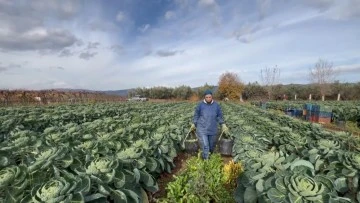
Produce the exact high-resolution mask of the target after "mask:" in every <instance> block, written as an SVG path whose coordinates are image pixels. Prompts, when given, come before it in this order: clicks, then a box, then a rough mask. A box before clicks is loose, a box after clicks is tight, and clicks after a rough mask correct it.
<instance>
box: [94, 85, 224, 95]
mask: <svg viewBox="0 0 360 203" xmlns="http://www.w3.org/2000/svg"><path fill="white" fill-rule="evenodd" d="M191 89H192V90H193V91H197V90H198V89H199V87H194V88H191ZM131 90H133V89H123V90H106V91H99V92H101V93H105V94H108V95H117V96H122V97H127V96H128V93H129V91H131ZM217 90H218V86H214V88H213V89H212V91H213V92H216V91H217Z"/></svg>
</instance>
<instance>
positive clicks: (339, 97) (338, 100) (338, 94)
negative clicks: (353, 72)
mask: <svg viewBox="0 0 360 203" xmlns="http://www.w3.org/2000/svg"><path fill="white" fill-rule="evenodd" d="M337 100H338V101H340V93H339V94H338V98H337Z"/></svg>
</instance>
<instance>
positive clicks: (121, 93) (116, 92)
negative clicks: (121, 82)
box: [102, 89, 131, 97]
mask: <svg viewBox="0 0 360 203" xmlns="http://www.w3.org/2000/svg"><path fill="white" fill-rule="evenodd" d="M130 90H131V89H124V90H107V91H102V92H103V93H105V94H108V95H117V96H122V97H126V96H127V95H128V92H129V91H130Z"/></svg>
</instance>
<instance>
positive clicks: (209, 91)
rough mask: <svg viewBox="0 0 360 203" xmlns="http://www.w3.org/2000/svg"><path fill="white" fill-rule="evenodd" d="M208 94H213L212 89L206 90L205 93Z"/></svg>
mask: <svg viewBox="0 0 360 203" xmlns="http://www.w3.org/2000/svg"><path fill="white" fill-rule="evenodd" d="M208 94H211V95H212V92H211V90H206V91H205V92H204V95H208Z"/></svg>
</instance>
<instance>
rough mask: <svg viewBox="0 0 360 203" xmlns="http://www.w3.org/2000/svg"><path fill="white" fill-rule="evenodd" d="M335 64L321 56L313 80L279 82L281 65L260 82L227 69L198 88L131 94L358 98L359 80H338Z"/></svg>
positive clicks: (265, 73) (145, 90)
mask: <svg viewBox="0 0 360 203" xmlns="http://www.w3.org/2000/svg"><path fill="white" fill-rule="evenodd" d="M338 73H339V70H335V69H334V67H333V64H332V63H331V62H329V61H327V60H324V59H319V60H318V61H317V62H316V63H315V65H314V67H312V68H310V69H309V77H308V79H309V81H310V84H288V85H283V84H281V83H280V69H279V68H278V67H277V66H275V67H272V68H269V67H265V68H264V69H261V71H260V74H259V75H260V77H259V78H260V82H253V83H248V84H244V83H243V82H242V81H241V79H240V77H239V76H238V74H236V73H234V72H225V73H223V74H221V75H220V77H219V80H218V83H217V85H216V86H215V85H209V84H207V83H206V84H205V85H203V86H201V87H198V88H191V87H190V86H186V85H182V86H179V87H175V88H171V87H151V88H140V87H139V88H136V89H133V90H132V91H130V92H129V95H128V96H129V97H131V96H134V95H142V96H145V97H148V98H151V99H179V100H189V99H190V100H199V99H201V98H203V92H204V91H205V90H206V89H211V90H213V92H214V97H215V98H216V99H220V100H224V99H226V100H228V99H229V100H238V101H243V100H309V99H310V100H323V101H324V100H325V98H326V99H327V100H359V99H360V82H358V83H340V82H339V81H337V80H336V74H338Z"/></svg>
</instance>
